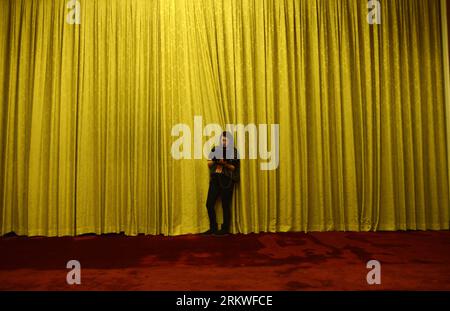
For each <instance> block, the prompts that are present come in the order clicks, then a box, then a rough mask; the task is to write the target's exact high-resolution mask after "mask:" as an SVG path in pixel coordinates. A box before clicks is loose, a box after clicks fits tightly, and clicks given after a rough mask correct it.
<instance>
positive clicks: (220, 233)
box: [214, 229, 228, 236]
mask: <svg viewBox="0 0 450 311" xmlns="http://www.w3.org/2000/svg"><path fill="white" fill-rule="evenodd" d="M214 235H217V236H226V235H228V231H227V230H224V229H220V230H219V231H217V232H215V233H214Z"/></svg>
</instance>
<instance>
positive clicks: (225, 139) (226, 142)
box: [222, 136, 228, 147]
mask: <svg viewBox="0 0 450 311" xmlns="http://www.w3.org/2000/svg"><path fill="white" fill-rule="evenodd" d="M227 144H228V139H227V137H226V136H222V145H223V146H224V147H226V146H227Z"/></svg>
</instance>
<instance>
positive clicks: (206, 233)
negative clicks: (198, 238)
mask: <svg viewBox="0 0 450 311" xmlns="http://www.w3.org/2000/svg"><path fill="white" fill-rule="evenodd" d="M216 232H217V230H213V229H209V230H208V231H206V232H203V233H202V235H211V234H215V233H216Z"/></svg>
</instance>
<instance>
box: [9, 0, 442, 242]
mask: <svg viewBox="0 0 450 311" xmlns="http://www.w3.org/2000/svg"><path fill="white" fill-rule="evenodd" d="M67 3H68V1H65V0H54V1H51V0H42V1H38V0H35V1H32V0H21V1H5V0H2V1H0V94H1V107H0V120H1V125H0V146H1V152H0V155H1V158H0V177H1V178H0V231H1V233H2V234H5V233H8V232H11V231H14V232H16V233H18V234H21V235H46V236H53V235H76V234H83V233H89V232H94V233H105V232H125V233H126V234H130V235H134V234H138V233H146V234H160V233H161V234H168V235H176V234H183V233H197V232H202V231H205V230H206V229H207V228H208V219H207V213H206V208H205V202H206V194H207V189H208V169H207V166H206V161H205V159H192V160H190V159H181V160H176V159H174V158H173V157H172V156H171V153H170V152H171V146H172V143H173V142H174V140H175V139H176V138H174V137H172V136H171V129H172V127H173V126H174V125H175V124H179V123H185V124H187V125H189V126H190V127H191V128H193V126H194V124H193V120H194V116H201V117H202V120H203V122H204V124H209V123H218V124H220V125H222V126H224V125H225V124H279V127H280V132H279V155H280V158H279V167H278V168H277V169H276V170H266V171H264V170H261V169H260V163H261V160H260V159H256V160H253V159H242V160H241V182H240V183H239V185H238V187H237V189H236V193H235V197H234V203H233V212H232V215H233V217H232V218H233V221H232V229H233V231H234V232H243V233H249V232H259V231H311V230H320V231H321V230H362V231H366V230H404V229H421V230H422V229H448V228H449V182H448V164H447V147H448V146H447V135H446V118H445V111H446V108H445V104H444V89H445V83H444V74H443V50H444V47H443V40H442V37H441V29H442V27H443V26H442V25H441V21H442V19H441V7H440V2H439V1H428V0H414V1H411V0H390V1H380V3H381V6H380V8H381V24H380V25H377V24H373V25H371V24H368V22H367V14H368V8H367V1H365V0H358V1H355V0H286V1H281V0H280V1H277V0H266V1H250V0H242V1H238V0H198V1H191V0H176V1H175V0H169V1H166V0H160V1H157V0H154V1H144V0H122V1H119V0H91V1H87V0H84V1H82V0H80V1H79V3H80V10H81V15H80V24H69V23H67V21H66V17H67V14H68V13H69V12H70V10H71V9H70V7H69V8H68V6H67ZM203 139H204V140H206V139H207V137H204V138H203Z"/></svg>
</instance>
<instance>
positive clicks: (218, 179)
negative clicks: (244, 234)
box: [206, 174, 234, 232]
mask: <svg viewBox="0 0 450 311" xmlns="http://www.w3.org/2000/svg"><path fill="white" fill-rule="evenodd" d="M233 188H234V183H233V181H232V180H231V178H230V177H228V176H226V175H224V174H212V176H211V180H210V182H209V190H208V199H207V200H206V208H207V209H208V217H209V226H210V229H211V230H213V231H216V230H217V220H216V211H215V209H214V206H215V204H216V200H217V198H218V197H219V196H220V198H221V199H222V209H223V224H222V229H223V230H224V231H226V232H229V230H230V221H231V210H230V209H231V200H232V198H233Z"/></svg>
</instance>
